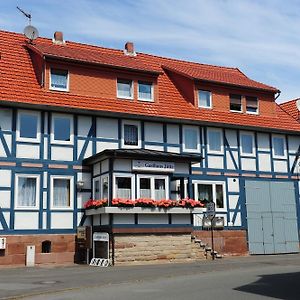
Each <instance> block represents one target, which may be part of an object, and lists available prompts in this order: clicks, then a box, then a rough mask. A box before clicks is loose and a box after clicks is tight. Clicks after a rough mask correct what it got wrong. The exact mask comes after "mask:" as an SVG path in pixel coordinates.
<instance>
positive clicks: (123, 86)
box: [117, 79, 133, 99]
mask: <svg viewBox="0 0 300 300" xmlns="http://www.w3.org/2000/svg"><path fill="white" fill-rule="evenodd" d="M132 86H133V85H132V80H127V79H118V80H117V97H118V98H124V99H133V89H132Z"/></svg>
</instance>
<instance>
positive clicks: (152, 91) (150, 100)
mask: <svg viewBox="0 0 300 300" xmlns="http://www.w3.org/2000/svg"><path fill="white" fill-rule="evenodd" d="M140 83H141V84H143V83H149V84H150V83H151V99H146V98H140V92H139V86H140ZM137 84H138V86H137V94H138V95H137V97H138V100H139V101H146V102H154V83H153V82H151V81H143V80H140V81H138V82H137Z"/></svg>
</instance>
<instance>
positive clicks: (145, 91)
mask: <svg viewBox="0 0 300 300" xmlns="http://www.w3.org/2000/svg"><path fill="white" fill-rule="evenodd" d="M138 99H139V100H144V101H153V84H152V82H144V81H139V82H138Z"/></svg>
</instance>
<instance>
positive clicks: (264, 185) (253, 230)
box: [245, 180, 299, 254]
mask: <svg viewBox="0 0 300 300" xmlns="http://www.w3.org/2000/svg"><path fill="white" fill-rule="evenodd" d="M245 191H246V207H247V221H248V242H249V252H250V254H275V253H295V252H299V234H298V225H297V211H296V199H295V188H294V184H293V182H278V181H276V182H275V181H254V180H247V181H246V182H245Z"/></svg>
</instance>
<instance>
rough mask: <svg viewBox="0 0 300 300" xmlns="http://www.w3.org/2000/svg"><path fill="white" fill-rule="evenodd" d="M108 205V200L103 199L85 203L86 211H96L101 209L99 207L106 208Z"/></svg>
mask: <svg viewBox="0 0 300 300" xmlns="http://www.w3.org/2000/svg"><path fill="white" fill-rule="evenodd" d="M107 204H108V201H107V199H102V200H94V199H90V200H88V201H87V202H85V203H84V206H83V207H84V208H85V209H92V208H94V209H96V208H99V207H104V206H107Z"/></svg>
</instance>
